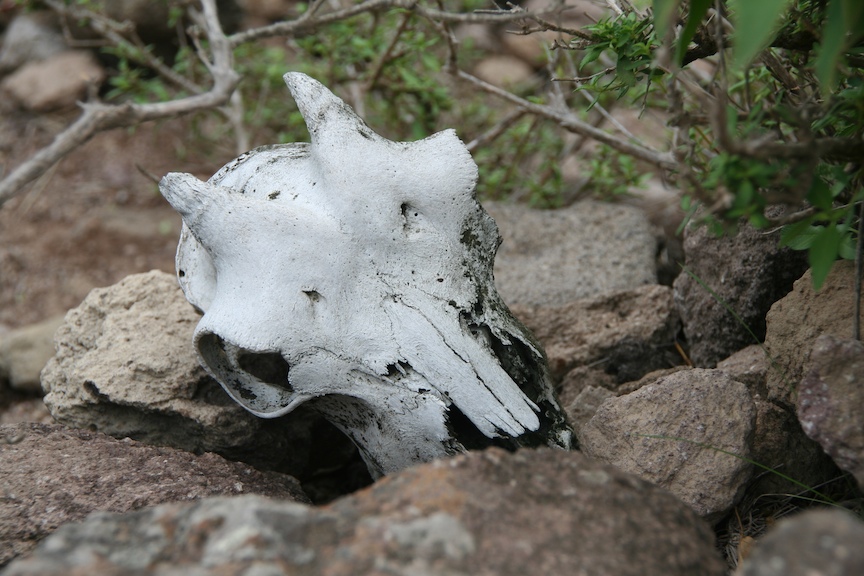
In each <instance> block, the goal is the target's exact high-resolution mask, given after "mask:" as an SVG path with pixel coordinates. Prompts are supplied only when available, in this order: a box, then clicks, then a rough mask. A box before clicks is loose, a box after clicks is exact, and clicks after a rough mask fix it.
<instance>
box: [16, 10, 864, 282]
mask: <svg viewBox="0 0 864 576" xmlns="http://www.w3.org/2000/svg"><path fill="white" fill-rule="evenodd" d="M41 2H44V3H46V4H49V5H50V6H51V7H52V8H53V9H54V10H56V11H61V12H63V11H68V14H71V15H72V17H73V18H75V19H76V20H77V23H78V24H89V25H90V26H91V27H92V28H93V29H94V30H97V31H99V33H100V34H101V35H102V36H104V37H105V38H106V39H107V40H109V41H108V42H106V43H105V47H104V48H103V52H104V53H105V55H106V56H108V57H110V59H111V62H113V66H114V70H113V73H112V74H110V77H109V78H110V80H109V86H108V88H107V89H106V90H105V91H104V93H103V94H102V97H103V98H105V99H106V100H107V101H108V102H116V103H119V102H135V103H151V104H152V103H160V102H166V101H174V102H176V101H177V100H178V99H182V98H183V97H184V96H190V95H195V94H200V93H203V92H206V91H207V90H208V89H209V85H210V84H213V78H214V77H213V76H212V70H211V69H210V67H208V65H207V64H206V61H207V53H208V42H209V41H210V40H211V39H210V38H207V37H205V36H206V35H203V34H201V33H200V27H201V22H200V21H199V20H196V19H195V18H194V17H192V14H193V12H194V11H195V10H197V8H196V6H197V5H198V4H199V3H197V2H187V1H185V0H162V2H164V3H160V5H161V6H163V7H167V8H168V11H167V12H166V13H167V14H168V16H167V18H168V19H169V20H171V24H172V25H176V29H177V30H178V34H177V39H176V40H177V41H176V51H175V52H174V53H173V54H171V55H170V56H166V55H165V54H163V53H161V52H159V51H158V50H157V49H156V48H154V47H153V46H150V45H148V44H146V43H145V42H143V41H142V40H141V39H140V38H138V37H137V36H136V35H135V33H134V30H132V31H131V32H130V29H129V28H128V27H124V26H123V25H122V23H116V22H111V21H110V20H109V19H106V18H105V17H104V15H102V14H101V13H100V9H101V8H100V7H101V6H103V2H101V1H97V0H66V1H64V2H60V1H58V0H41ZM26 4H36V2H35V1H34V2H28V3H26ZM606 4H607V5H608V6H611V7H612V8H614V9H613V10H610V11H609V14H610V16H609V17H607V18H604V19H601V20H600V21H598V22H595V23H593V24H590V25H588V26H585V27H583V28H581V29H570V28H567V27H566V26H563V25H561V21H562V20H560V19H558V17H557V15H555V14H552V15H549V14H547V13H536V14H535V13H528V12H525V11H524V10H523V9H522V8H519V7H518V6H515V5H508V6H509V7H508V8H498V9H497V10H492V11H490V10H488V9H489V8H490V7H492V4H491V3H490V2H489V1H488V0H460V1H458V2H448V3H444V2H440V1H436V2H432V1H431V0H426V1H422V0H421V1H420V2H407V1H404V0H359V1H358V2H344V3H327V2H322V1H321V0H314V2H312V3H311V4H310V5H309V6H307V5H304V4H298V5H297V6H296V10H297V12H296V13H295V14H293V15H289V16H288V17H287V18H286V22H287V23H291V22H293V23H294V25H293V26H289V27H287V28H285V32H284V33H283V34H281V36H282V38H281V39H280V41H279V42H271V41H266V42H263V41H261V42H259V41H256V38H260V37H261V36H250V37H249V39H248V40H245V39H242V38H240V39H238V38H232V39H230V41H229V42H230V44H231V46H230V49H231V60H232V61H231V63H230V64H231V66H233V68H234V71H235V72H237V73H239V75H240V76H241V77H242V82H241V83H240V85H239V89H238V94H239V97H236V98H234V100H232V102H231V106H230V107H225V108H222V109H221V110H220V113H221V116H218V115H215V114H213V113H212V112H211V118H212V117H216V118H219V119H220V121H221V124H220V123H213V122H209V123H202V124H201V125H202V126H206V127H207V129H208V130H210V131H211V132H212V131H213V130H214V125H215V126H217V128H215V130H216V132H217V133H216V134H211V136H214V137H212V138H210V140H211V141H213V142H216V143H217V145H222V146H224V145H225V144H224V143H226V142H227V141H228V140H229V139H228V138H224V137H223V135H227V134H229V133H231V134H236V135H237V141H238V144H237V147H241V145H240V143H239V142H241V141H242V142H243V144H248V145H249V146H250V147H251V146H254V145H259V144H265V143H271V142H274V141H296V140H300V139H303V138H305V137H306V135H305V128H304V126H303V123H302V119H301V118H300V117H299V114H298V113H297V111H296V109H295V108H294V105H293V103H292V102H291V100H290V98H288V97H287V95H286V93H285V90H284V87H283V83H282V79H281V77H282V74H283V73H284V72H285V71H286V70H289V69H292V70H300V71H303V72H306V73H308V74H310V75H312V76H314V77H317V78H318V79H320V80H322V81H323V82H325V83H326V84H327V85H328V86H329V87H330V88H331V89H333V90H334V91H335V92H336V93H338V94H339V95H340V96H342V97H343V98H344V99H345V100H346V101H347V102H348V103H349V104H351V105H352V106H353V107H354V108H355V109H357V111H358V112H359V113H360V115H361V116H363V117H364V118H366V119H367V121H368V122H369V124H370V125H372V126H374V127H375V129H376V130H379V131H380V132H382V134H383V135H385V136H387V137H388V138H391V139H399V140H412V139H418V138H423V137H425V136H428V135H430V134H431V133H433V132H435V131H438V130H441V129H443V128H447V127H457V128H458V130H459V133H460V136H462V137H463V138H465V140H466V141H469V142H472V144H471V146H472V152H473V154H474V156H475V158H476V159H477V161H478V164H479V166H480V171H481V176H480V187H479V189H478V191H479V193H480V194H483V195H486V196H490V197H498V198H501V197H507V198H513V199H518V200H523V201H528V202H530V203H532V204H534V205H537V206H555V205H560V204H561V203H562V202H564V200H565V194H564V190H565V186H566V184H565V181H564V178H563V176H562V169H561V166H562V160H563V159H565V158H567V157H568V156H570V155H571V154H572V153H573V150H580V151H581V155H582V156H583V157H585V158H586V160H585V163H584V165H585V166H586V167H587V169H588V175H589V178H590V182H591V186H592V191H593V193H594V194H595V195H598V196H601V197H604V198H615V197H618V196H620V195H621V194H623V193H625V192H626V190H627V189H628V188H630V187H633V186H638V185H639V184H640V183H641V181H642V180H643V178H645V177H646V176H647V175H650V174H651V173H652V172H653V173H656V174H658V175H661V176H663V177H664V178H666V179H667V180H669V181H671V182H674V183H676V184H677V185H678V187H679V188H680V189H681V191H682V195H683V198H682V202H683V204H684V205H685V206H686V207H687V208H688V209H689V210H690V212H692V213H693V214H696V215H698V218H700V220H701V221H703V222H705V223H707V224H708V225H709V226H711V228H712V229H713V230H715V231H717V232H734V230H735V228H736V226H737V224H738V223H739V222H740V221H741V220H742V219H745V220H747V221H749V222H750V223H751V224H753V225H754V226H757V227H761V228H766V229H768V230H780V229H781V228H782V232H781V233H780V234H779V235H778V236H779V237H780V241H781V242H782V244H783V245H786V246H790V247H792V248H795V249H800V250H807V251H808V253H809V258H810V262H811V264H812V267H813V278H814V284H815V285H816V286H817V287H818V286H820V285H821V283H822V282H823V281H824V279H825V277H826V275H827V274H828V271H829V270H830V268H831V265H832V264H833V262H834V261H835V260H836V259H837V258H854V257H855V256H856V249H855V246H856V242H858V237H859V233H858V229H859V226H860V220H861V219H860V218H859V216H858V214H857V209H858V207H859V206H861V205H862V200H864V188H862V179H864V168H862V166H864V164H862V158H864V3H862V2H861V1H860V0H760V1H759V2H752V1H747V0H650V1H649V0H610V1H609V2H607V3H606ZM634 4H635V6H634ZM501 5H502V4H501V3H499V4H498V6H501ZM553 7H554V4H553ZM481 8H482V9H485V11H481V12H473V11H474V10H475V9H481ZM559 8H560V7H559ZM448 10H449V11H448ZM340 14H341V15H340ZM337 15H339V16H337ZM307 17H309V18H307ZM316 19H317V20H316ZM484 20H485V21H487V22H491V21H495V22H497V23H498V25H500V26H503V27H505V28H506V29H508V30H511V31H514V32H518V33H521V34H532V33H535V32H541V31H542V32H547V33H550V32H551V33H554V36H555V39H554V41H553V42H552V43H551V44H548V43H547V52H546V55H547V56H548V58H547V60H548V61H547V65H546V68H545V70H538V71H537V79H538V81H536V82H534V83H533V84H532V85H530V86H529V87H528V89H527V91H526V90H522V89H519V88H514V87H509V88H506V89H504V90H499V89H495V88H490V87H489V86H488V85H484V84H483V83H482V82H479V81H476V78H474V79H473V80H471V78H472V76H471V75H470V73H469V74H466V73H465V71H466V70H469V69H470V68H471V65H472V63H473V62H475V61H476V60H477V59H478V57H479V56H478V54H480V51H479V50H477V49H475V48H473V47H472V46H471V43H470V42H462V43H458V42H456V41H455V40H454V33H453V30H454V28H455V26H456V24H457V23H466V22H471V23H473V22H477V21H484ZM301 24H302V25H301ZM196 29H197V30H198V31H197V32H196ZM240 36H242V34H241V35H240ZM278 36H279V35H278V34H272V35H266V36H264V37H266V38H273V39H275V38H276V37H278ZM543 76H545V79H546V81H545V82H543V81H542V77H543ZM466 78H468V79H469V80H470V81H471V82H474V84H473V86H472V85H470V84H468V85H466V84H465V83H464V82H463V80H465V79H466ZM548 80H566V81H568V82H572V84H569V85H567V86H568V87H573V88H574V89H573V90H567V89H562V88H561V86H562V85H564V84H563V82H554V81H553V82H549V81H548ZM478 87H479V88H480V89H479V90H478V89H477V88H478ZM520 90H521V91H520ZM496 98H497V100H494V99H496ZM586 100H587V101H588V102H589V104H588V105H587V106H586V104H585V102H586ZM502 103H503V105H502ZM614 106H629V107H636V108H638V109H639V110H640V111H644V110H646V109H649V108H651V109H654V110H656V111H659V112H660V113H662V114H664V115H665V116H666V117H667V118H668V119H669V121H668V125H669V128H670V134H671V136H672V138H671V141H670V142H669V143H668V147H666V148H663V149H656V148H652V147H651V146H646V145H644V144H643V143H641V142H639V141H637V140H636V139H635V138H634V137H633V136H632V135H631V134H629V132H627V130H626V129H623V128H622V127H618V130H617V131H616V130H615V129H614V128H611V129H608V130H604V131H603V132H602V134H598V132H597V131H596V130H594V127H596V126H603V125H604V124H606V126H607V127H608V123H607V121H608V119H609V118H610V116H609V114H608V110H609V109H611V108H612V107H614ZM562 110H563V111H564V112H562ZM220 130H221V132H219V131H220ZM572 134H576V135H578V138H576V139H575V140H574V138H573V137H572ZM241 135H243V136H244V137H245V140H244V139H243V138H241V137H240V136H241ZM587 138H595V139H597V140H599V141H600V143H601V144H602V145H601V146H583V145H582V144H583V143H584V140H585V139H587ZM587 150H590V151H591V152H586V151H587ZM230 152H231V153H233V152H235V151H234V150H231V151H230ZM227 155H229V154H228V153H226V156H227ZM637 159H638V160H637ZM35 172H36V171H35V170H34V171H33V173H35ZM4 194H8V192H3V193H2V194H0V201H2V199H4V198H5V196H4ZM777 205H782V206H786V207H791V208H792V209H793V211H792V212H791V213H790V211H788V210H787V212H786V213H785V214H784V215H782V216H777V214H778V212H777V211H776V209H775V206H777ZM699 206H701V210H699V211H697V210H696V208H697V207H699Z"/></svg>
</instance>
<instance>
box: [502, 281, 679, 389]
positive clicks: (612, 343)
mask: <svg viewBox="0 0 864 576" xmlns="http://www.w3.org/2000/svg"><path fill="white" fill-rule="evenodd" d="M510 309H511V310H512V311H513V314H515V315H516V317H517V318H519V319H520V320H521V321H522V322H524V323H525V325H526V326H527V327H528V328H529V329H530V330H531V331H532V332H533V333H534V335H535V336H536V337H537V339H538V340H539V341H540V343H541V344H543V346H544V348H545V349H546V355H547V357H548V359H549V368H550V370H551V371H552V373H553V375H554V376H555V377H557V378H559V379H560V378H561V377H562V376H563V375H564V374H566V373H567V372H569V371H571V370H572V369H573V368H574V367H576V366H585V365H588V364H596V365H598V366H599V367H602V368H603V369H604V371H605V372H607V373H610V374H614V375H615V377H616V380H617V382H618V383H623V382H629V381H631V380H638V379H639V378H640V377H642V376H643V375H644V374H646V373H648V372H650V371H652V370H656V369H659V368H666V367H669V366H671V365H672V364H674V363H675V361H676V358H675V357H674V356H673V357H669V356H667V355H666V354H665V352H666V351H667V350H669V349H670V348H671V347H672V346H673V344H674V342H675V335H676V334H677V332H678V327H679V320H678V314H677V312H676V311H675V306H674V302H673V299H672V290H671V289H670V288H668V287H666V286H659V285H656V284H654V285H650V286H640V287H638V288H634V289H632V290H624V291H619V292H613V293H610V294H606V295H603V296H597V297H594V298H588V299H585V300H577V301H574V302H570V303H569V304H564V305H561V306H540V305H537V306H522V305H514V306H511V307H510ZM677 361H678V362H680V357H678V358H677Z"/></svg>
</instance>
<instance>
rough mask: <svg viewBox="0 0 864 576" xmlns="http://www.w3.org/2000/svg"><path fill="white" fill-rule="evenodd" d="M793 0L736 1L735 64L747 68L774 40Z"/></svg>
mask: <svg viewBox="0 0 864 576" xmlns="http://www.w3.org/2000/svg"><path fill="white" fill-rule="evenodd" d="M789 2H790V0H735V2H734V3H733V2H730V4H731V5H733V6H734V8H735V14H734V18H733V19H734V22H735V34H734V36H733V42H734V43H733V55H732V67H733V69H735V70H741V69H743V68H745V67H746V66H747V65H749V64H750V62H752V61H753V58H755V57H756V55H757V54H758V53H759V52H760V51H762V50H763V49H764V48H765V47H766V46H767V45H768V44H769V43H770V42H771V40H773V39H774V36H775V35H776V33H777V24H778V23H779V22H780V19H781V18H782V17H783V15H784V14H785V13H786V9H787V7H788V4H789Z"/></svg>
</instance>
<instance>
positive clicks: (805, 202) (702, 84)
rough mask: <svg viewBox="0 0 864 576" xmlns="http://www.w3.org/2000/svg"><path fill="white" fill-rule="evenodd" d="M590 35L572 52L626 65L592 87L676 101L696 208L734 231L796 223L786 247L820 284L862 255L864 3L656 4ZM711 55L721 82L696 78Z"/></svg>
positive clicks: (675, 121)
mask: <svg viewBox="0 0 864 576" xmlns="http://www.w3.org/2000/svg"><path fill="white" fill-rule="evenodd" d="M718 8H719V11H718ZM588 30H589V31H590V32H591V33H592V35H593V37H592V38H589V39H584V38H576V39H575V40H574V41H573V42H572V43H571V45H570V46H569V48H570V49H572V50H577V51H581V53H582V55H583V58H582V66H585V65H590V64H591V63H593V62H595V61H596V60H597V59H598V58H599V56H600V55H601V54H608V55H609V58H608V60H610V61H613V62H614V65H613V66H610V67H609V69H608V70H604V71H603V72H604V73H603V74H602V75H599V74H598V75H592V76H589V79H590V80H589V81H588V82H586V83H585V84H583V86H580V88H585V87H588V88H591V89H592V90H595V91H596V90H600V91H605V92H613V93H614V94H615V96H617V97H619V98H620V97H623V96H624V95H626V94H627V93H628V92H630V91H631V90H633V89H634V88H638V87H639V86H640V84H641V86H642V87H641V93H647V92H648V91H649V90H653V91H657V92H662V93H664V94H665V95H666V101H665V103H664V104H661V105H663V106H664V107H665V109H666V111H667V112H668V113H669V114H670V115H671V118H672V125H673V126H674V127H675V128H676V130H677V140H678V147H677V149H675V150H674V152H675V154H676V158H677V160H678V162H679V169H678V170H676V171H675V174H673V177H677V178H678V180H679V183H680V184H681V185H682V188H683V190H684V191H685V193H686V195H687V196H688V199H687V202H688V205H689V204H692V200H696V201H698V202H701V203H702V204H704V205H705V207H706V209H707V210H706V211H705V212H704V216H703V220H704V221H706V222H707V223H709V224H710V225H711V226H712V228H713V229H715V230H726V231H729V230H734V228H735V226H736V224H737V222H738V221H739V220H740V219H741V218H745V219H747V220H749V221H750V223H751V224H753V225H754V226H756V227H760V228H769V227H777V226H779V225H781V224H787V225H786V226H785V227H784V229H783V232H782V235H781V243H782V244H783V245H786V246H790V247H792V248H795V249H802V250H808V253H809V258H810V263H811V265H812V267H813V281H814V285H815V286H816V287H817V288H818V287H819V286H821V284H822V282H823V281H824V279H825V277H826V276H827V274H828V271H829V270H830V268H831V265H832V264H833V262H834V261H835V260H836V259H837V258H838V257H841V258H854V257H855V249H854V246H855V243H856V241H857V237H858V232H857V222H858V217H857V215H856V206H857V205H858V204H859V202H860V201H861V200H862V199H864V190H862V176H864V171H862V162H861V160H862V158H864V146H862V136H864V58H862V56H864V45H862V42H861V40H862V37H864V4H862V3H861V2H860V1H859V0H827V1H818V0H795V1H791V0H764V1H761V2H747V1H745V0H729V1H728V2H714V1H713V0H710V1H709V0H692V1H679V0H654V1H653V16H652V15H647V14H637V12H636V11H635V10H633V11H630V12H627V13H626V14H624V15H621V16H617V17H613V18H609V19H607V20H604V21H602V22H599V23H598V24H596V25H595V26H592V27H589V28H588ZM727 47H729V48H727ZM700 60H701V61H702V62H703V64H701V66H702V68H701V69H702V70H705V68H706V66H705V65H706V64H707V65H708V66H710V67H711V68H712V69H713V71H712V72H711V76H710V77H707V78H706V77H705V74H704V73H703V74H702V75H701V76H700V75H698V74H696V73H694V72H693V71H692V68H693V66H696V65H698V64H694V62H696V61H700ZM838 71H839V72H838ZM606 77H611V78H612V79H611V80H610V81H606V80H603V78H606ZM776 204H784V205H788V206H793V207H798V208H799V209H800V210H801V211H800V212H799V213H798V214H797V215H796V216H794V217H793V218H791V219H790V220H792V222H790V223H787V221H786V220H772V219H771V218H770V216H769V212H770V210H771V207H772V206H773V205H776Z"/></svg>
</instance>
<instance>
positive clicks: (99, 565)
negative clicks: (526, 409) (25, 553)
mask: <svg viewBox="0 0 864 576" xmlns="http://www.w3.org/2000/svg"><path fill="white" fill-rule="evenodd" d="M133 571H134V572H133ZM92 573H99V574H128V573H134V574H140V575H146V574H159V575H166V576H167V575H175V574H194V575H195V576H198V575H202V576H203V575H214V576H215V575H217V574H328V575H329V576H356V575H363V574H370V575H371V574H395V575H404V576H408V575H412V576H413V575H421V576H432V575H436V576H437V575H440V576H456V575H464V576H467V575H469V574H472V575H474V574H476V575H480V576H492V575H495V576H511V575H519V576H522V575H524V574H540V573H542V574H589V573H590V574H615V575H619V576H628V575H637V574H638V575H640V576H654V575H658V576H659V575H662V576H676V575H690V574H700V575H705V576H711V575H718V576H719V575H720V574H723V573H724V570H723V566H722V563H721V561H720V560H719V556H718V554H717V552H716V550H715V549H714V545H713V534H712V532H711V530H710V529H709V527H708V525H707V524H705V523H704V522H703V521H702V520H701V519H700V518H699V517H698V516H697V515H696V514H695V513H693V511H692V510H690V509H689V508H688V507H686V506H685V505H683V504H682V503H681V502H679V501H678V500H676V499H675V498H674V497H673V496H672V495H671V494H669V493H668V492H666V491H664V490H660V489H657V488H656V487H654V486H652V485H650V484H649V483H647V482H644V481H642V480H639V479H638V478H635V477H633V476H631V475H629V474H626V473H623V472H621V471H619V470H616V469H614V468H612V467H610V466H606V465H603V464H600V463H597V462H592V461H590V460H588V459H587V458H585V457H584V456H583V455H581V454H579V453H578V452H563V451H556V450H551V449H540V450H536V451H535V450H527V449H526V450H522V451H519V452H517V453H515V454H514V453H509V452H505V451H503V450H500V449H495V448H493V449H489V450H487V451H486V452H473V453H469V454H466V455H462V456H457V457H455V458H452V459H449V460H438V461H435V462H432V463H429V464H423V465H420V466H416V467H413V468H409V469H407V470H403V471H401V472H398V473H396V474H393V475H392V476H388V477H386V478H385V479H383V480H381V481H379V482H378V483H377V484H375V485H374V486H373V487H372V488H371V489H369V490H365V491H363V492H360V493H357V494H355V495H353V496H350V497H346V498H343V499H341V500H339V501H337V502H335V503H333V504H332V505H330V506H327V507H325V508H317V509H316V508H308V507H303V506H299V505H297V504H293V503H285V502H279V501H275V500H270V499H265V498H260V497H256V496H243V497H237V498H231V499H227V498H216V499H207V500H201V501H198V502H194V503H178V504H167V505H162V506H159V507H156V508H151V509H148V510H142V511H139V512H135V513H132V514H123V515H119V514H96V515H93V516H90V518H88V519H87V520H86V521H84V522H83V523H80V524H76V525H69V526H67V527H64V528H61V529H60V530H58V531H57V532H56V533H55V534H54V535H52V536H51V537H50V538H48V539H47V540H46V541H45V543H44V544H43V545H42V546H40V547H39V548H38V549H37V550H36V552H35V553H34V554H33V555H31V556H30V557H29V558H26V559H22V560H19V561H16V562H14V563H13V564H11V565H10V566H9V568H8V569H7V571H6V572H5V573H4V576H22V575H25V574H28V575H30V574H40V575H44V576H49V575H54V574H57V575H59V574H63V575H64V576H65V575H68V574H76V575H77V574H82V575H83V574H92Z"/></svg>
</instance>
